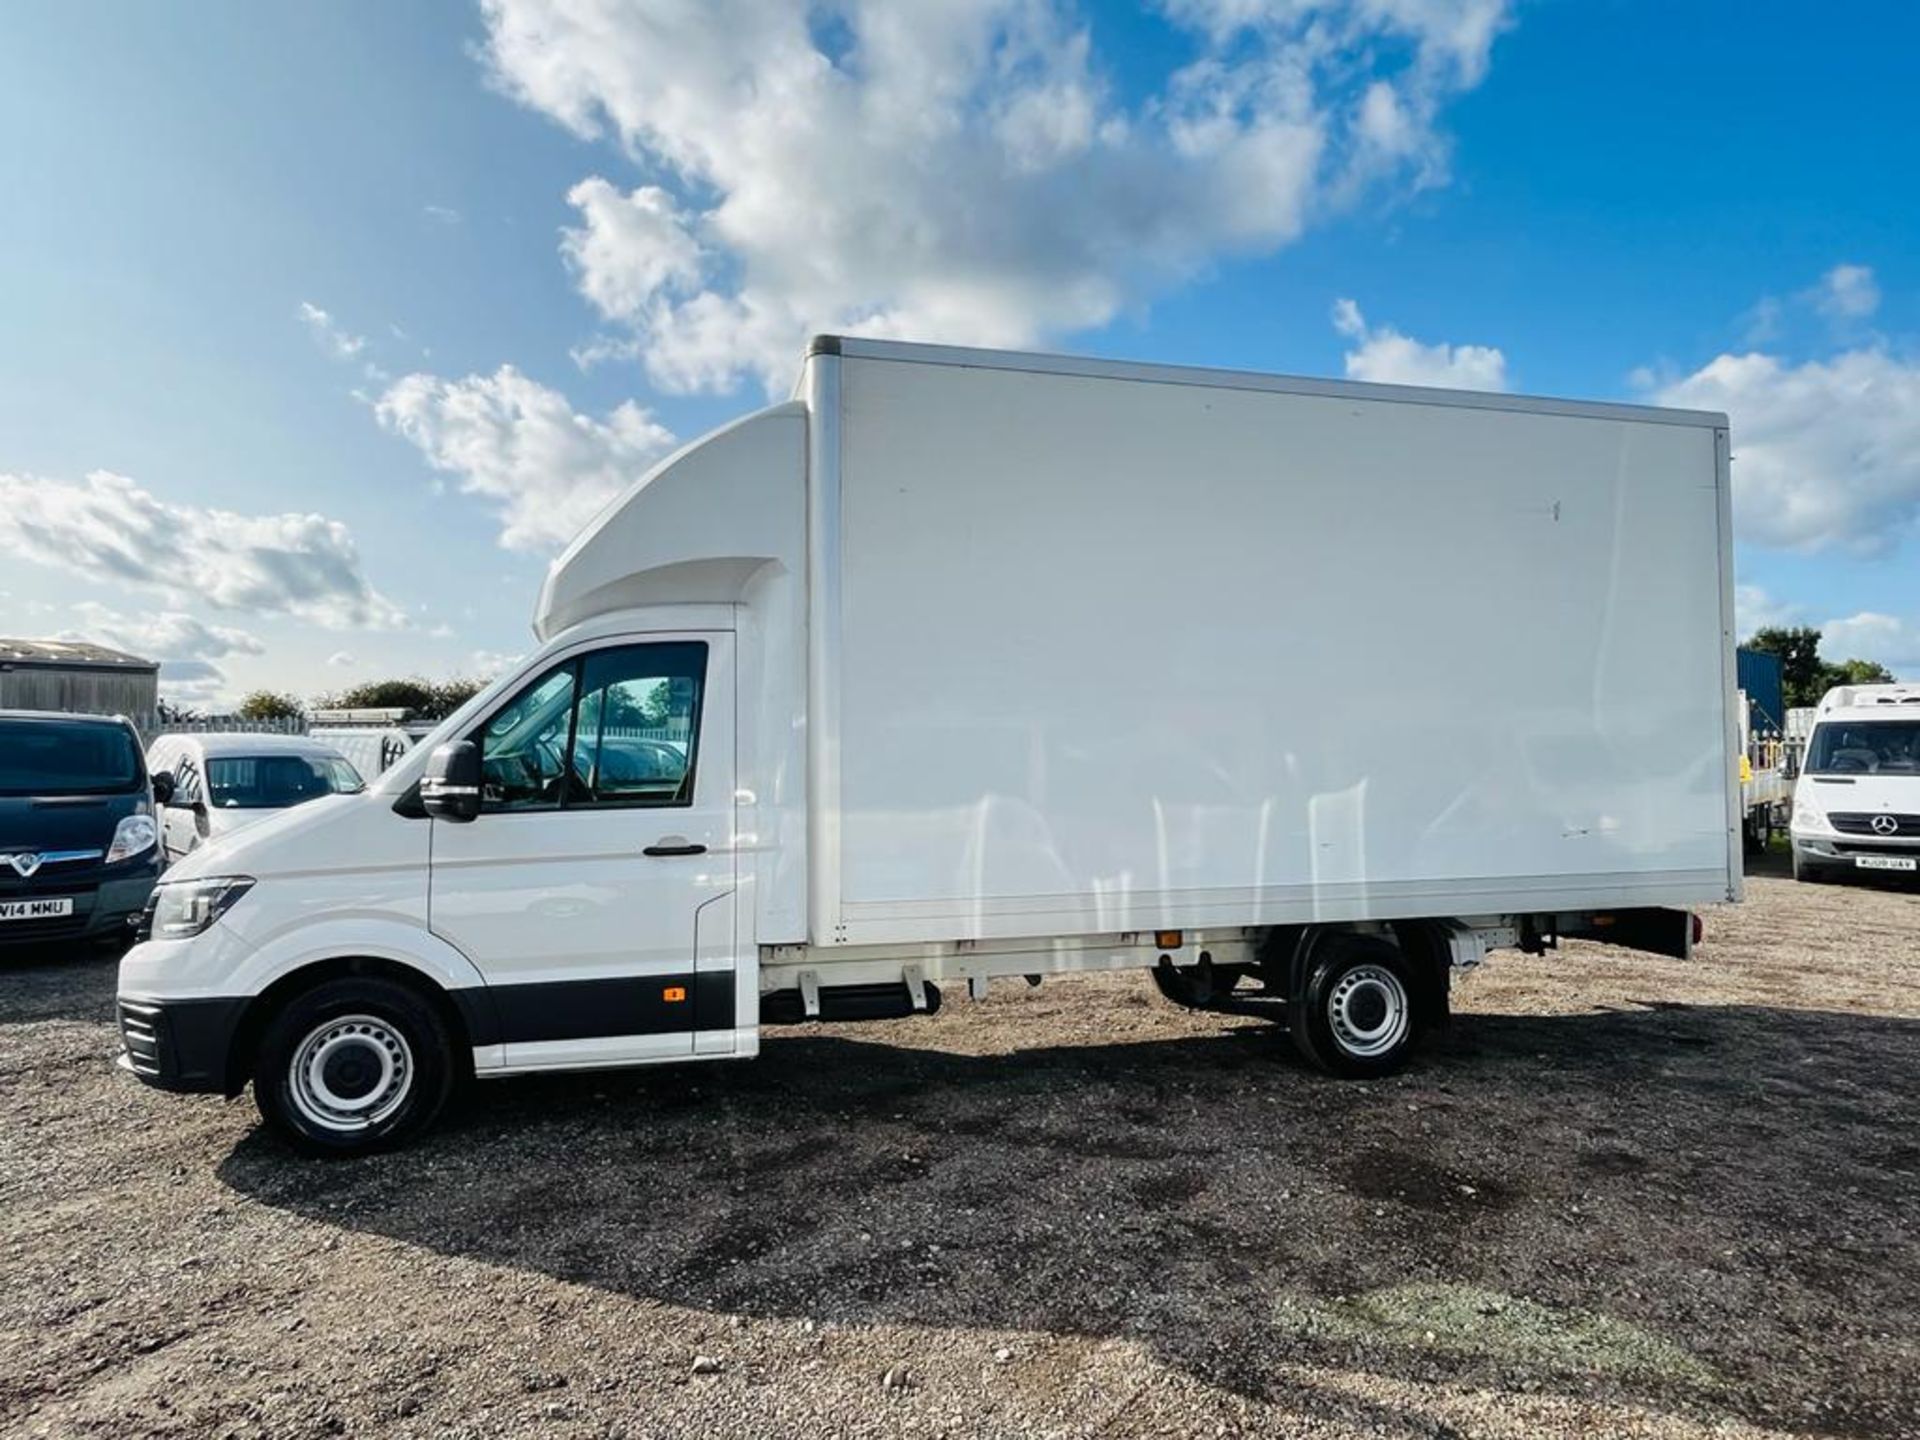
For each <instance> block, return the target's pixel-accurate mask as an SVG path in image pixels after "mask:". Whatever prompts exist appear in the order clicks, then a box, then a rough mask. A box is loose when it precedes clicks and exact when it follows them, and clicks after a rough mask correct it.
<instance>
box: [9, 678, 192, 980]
mask: <svg viewBox="0 0 1920 1440" xmlns="http://www.w3.org/2000/svg"><path fill="white" fill-rule="evenodd" d="M157 839H158V831H157V827H156V826H155V823H154V796H153V788H152V782H151V781H150V780H149V779H148V776H147V764H146V760H145V758H144V757H143V756H142V754H141V750H140V736H139V734H138V732H136V731H135V730H134V728H133V726H132V725H130V724H128V723H127V722H126V721H125V720H115V719H103V718H95V717H92V716H85V715H55V714H44V713H40V712H37V711H31V710H0V947H6V946H11V945H20V944H29V943H31V944H47V943H49V942H60V941H69V940H74V941H78V940H106V939H113V940H118V939H124V938H127V937H129V935H130V933H131V929H132V925H133V922H134V921H135V920H136V919H138V917H139V915H140V912H141V910H142V909H144V908H145V906H146V903H147V897H148V896H149V895H150V894H152V893H153V884H154V881H155V880H156V879H158V878H159V875H160V847H159V845H158V844H157V843H156V841H157Z"/></svg>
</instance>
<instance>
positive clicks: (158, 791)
mask: <svg viewBox="0 0 1920 1440" xmlns="http://www.w3.org/2000/svg"><path fill="white" fill-rule="evenodd" d="M174 789H175V785H174V779H173V772H172V771H171V770H162V771H160V772H159V773H158V774H156V775H155V776H154V777H153V803H154V804H156V805H171V804H172V803H173V792H174Z"/></svg>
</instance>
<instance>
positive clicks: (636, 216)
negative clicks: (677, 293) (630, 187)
mask: <svg viewBox="0 0 1920 1440" xmlns="http://www.w3.org/2000/svg"><path fill="white" fill-rule="evenodd" d="M567 203H568V204H570V205H572V206H573V207H574V208H575V209H576V210H578V211H579V212H580V218H581V219H582V220H583V221H584V222H585V223H584V224H583V225H582V226H581V228H580V229H578V230H567V231H565V232H563V238H562V241H561V247H560V248H561V250H562V252H563V253H564V254H565V255H566V257H567V260H568V262H569V263H570V264H571V265H572V266H573V269H574V273H575V275H576V276H577V277H578V279H579V283H580V293H581V294H583V295H585V296H586V297H587V299H588V300H590V301H592V302H593V305H594V307H595V308H596V309H598V310H599V311H600V313H601V314H602V315H605V316H607V317H608V318H609V319H616V320H630V321H640V320H644V319H645V318H646V316H647V314H648V311H649V309H650V307H651V306H652V304H653V301H654V297H655V296H657V295H658V294H659V293H660V292H661V291H663V290H665V289H667V288H668V287H669V286H680V285H690V284H693V283H695V282H697V281H698V280H699V278H700V245H699V242H698V241H696V240H695V239H694V238H693V236H692V234H691V233H690V232H689V231H688V229H687V221H686V217H685V216H684V215H682V214H681V213H680V211H679V208H678V207H677V206H676V205H675V204H674V200H673V197H672V196H671V195H669V194H668V193H667V192H666V191H664V190H662V189H660V188H659V187H658V186H657V185H643V186H641V187H640V188H639V189H638V190H635V191H633V192H632V193H631V194H628V195H622V194H621V193H620V192H619V191H618V190H617V189H615V188H614V187H613V186H612V185H611V184H609V183H608V182H607V181H605V180H602V179H601V178H600V177H599V176H598V175H595V176H593V177H591V178H590V179H586V180H582V181H581V182H580V183H579V184H578V185H576V186H574V187H573V189H571V190H569V191H568V192H567Z"/></svg>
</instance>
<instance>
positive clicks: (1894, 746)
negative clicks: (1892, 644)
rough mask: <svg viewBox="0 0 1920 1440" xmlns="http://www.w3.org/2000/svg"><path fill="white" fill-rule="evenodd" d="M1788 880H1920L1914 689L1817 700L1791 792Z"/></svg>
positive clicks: (1839, 693) (1884, 688) (1877, 688)
mask: <svg viewBox="0 0 1920 1440" xmlns="http://www.w3.org/2000/svg"><path fill="white" fill-rule="evenodd" d="M1792 835H1793V878H1794V879H1796V880H1807V881H1818V880H1828V879H1837V878H1838V877H1839V876H1841V875H1844V874H1848V873H1865V874H1895V875H1913V874H1916V873H1920V685H1840V686H1836V687H1835V688H1833V689H1832V690H1829V691H1828V692H1827V693H1826V694H1825V695H1824V696H1822V697H1821V700H1820V704H1819V707H1818V708H1817V709H1816V710H1815V712H1814V719H1813V731H1812V733H1811V734H1810V735H1809V736H1808V737H1807V751H1806V759H1805V761H1804V762H1803V763H1802V765H1801V767H1800V778H1799V780H1798V781H1796V782H1795V784H1794V791H1793V822H1792Z"/></svg>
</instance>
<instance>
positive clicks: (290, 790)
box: [207, 755, 366, 810]
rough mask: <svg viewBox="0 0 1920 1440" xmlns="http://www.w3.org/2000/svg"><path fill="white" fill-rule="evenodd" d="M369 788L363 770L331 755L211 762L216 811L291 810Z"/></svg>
mask: <svg viewBox="0 0 1920 1440" xmlns="http://www.w3.org/2000/svg"><path fill="white" fill-rule="evenodd" d="M364 788H366V787H365V786H364V785H363V784H362V782H361V779H360V772H359V771H357V770H355V769H354V768H353V766H351V765H349V764H348V763H347V762H346V761H344V760H336V759H334V758H332V757H331V756H326V755H229V756H224V757H222V758H220V759H218V760H209V761H207V803H208V804H209V805H211V806H212V807H213V808H214V809H215V810H285V809H286V808H287V807H288V806H291V805H300V804H304V803H305V802H306V801H308V800H317V799H319V798H320V797H321V796H322V795H352V794H356V793H357V792H359V791H360V790H362V789H364Z"/></svg>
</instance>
